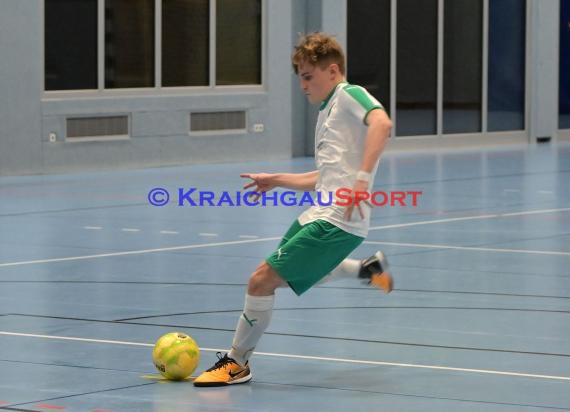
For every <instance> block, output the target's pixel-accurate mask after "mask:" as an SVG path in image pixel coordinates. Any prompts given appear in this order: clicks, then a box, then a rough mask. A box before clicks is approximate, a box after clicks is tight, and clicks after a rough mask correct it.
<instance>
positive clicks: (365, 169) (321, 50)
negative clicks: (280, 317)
mask: <svg viewBox="0 0 570 412" xmlns="http://www.w3.org/2000/svg"><path fill="white" fill-rule="evenodd" d="M292 63H293V69H294V70H295V73H296V74H297V75H298V76H299V81H300V85H301V89H302V90H303V92H304V93H305V94H306V95H307V98H308V99H309V101H310V102H311V103H313V104H315V103H316V104H320V111H319V117H318V121H317V126H316V135H315V161H316V166H317V170H315V171H312V172H307V173H272V174H268V173H255V174H251V173H246V174H242V177H246V178H250V179H252V182H250V183H248V184H246V185H245V187H244V188H252V187H253V188H255V191H256V192H257V193H258V194H261V193H262V192H266V191H269V190H272V189H274V188H276V187H284V188H288V189H293V190H317V191H319V192H321V193H329V192H333V193H335V191H336V190H337V189H339V188H351V189H352V193H353V196H354V194H355V193H356V192H365V191H368V189H371V188H372V186H373V184H374V175H375V174H376V169H377V167H378V162H379V158H380V154H381V153H382V151H383V150H384V147H385V145H386V143H387V141H388V136H389V134H390V130H391V128H392V122H391V121H390V119H389V117H388V115H387V114H386V112H385V111H384V110H383V107H382V105H381V104H380V103H379V102H378V101H377V100H376V99H375V98H374V97H372V96H371V95H370V94H369V93H368V92H367V91H366V90H365V89H364V88H362V87H360V86H354V85H350V84H348V83H346V80H345V58H344V53H343V50H342V48H341V46H340V45H339V44H338V42H337V41H336V40H335V39H334V38H332V37H331V36H329V35H326V34H323V33H312V34H309V35H307V36H305V37H303V38H301V39H300V41H299V43H298V45H297V46H296V47H295V51H294V53H293V56H292ZM326 203H328V202H326ZM344 203H346V202H344ZM356 203H357V202H352V203H351V205H350V206H339V205H336V204H335V202H333V203H332V204H331V205H329V206H321V205H316V206H312V207H311V208H309V209H308V210H306V211H305V212H304V213H302V214H301V216H299V218H298V219H297V220H296V221H295V222H294V223H293V224H292V226H291V227H290V228H289V230H288V231H287V233H286V234H285V235H284V237H283V239H282V241H281V243H280V245H279V247H278V249H277V250H276V251H275V252H274V253H273V254H271V255H270V256H269V257H268V258H267V259H266V260H265V261H263V262H261V264H260V265H259V266H258V267H257V268H256V269H255V271H254V272H253V274H252V275H251V277H250V278H249V282H248V286H247V294H246V296H245V305H244V310H243V313H242V315H241V316H240V318H239V320H238V324H237V328H236V331H235V335H234V339H233V343H232V348H231V350H230V351H229V353H227V354H225V355H224V356H222V355H221V354H218V358H219V360H218V361H217V362H216V364H215V365H214V366H213V367H211V368H210V369H208V370H207V371H205V372H203V373H202V374H201V375H200V376H198V377H197V378H196V379H195V381H194V385H195V386H224V385H230V384H236V383H245V382H248V381H249V380H251V378H252V374H251V371H250V368H249V364H248V360H249V358H250V356H251V354H252V353H253V350H254V348H255V346H256V345H257V343H258V341H259V339H260V338H261V336H262V334H263V332H264V331H265V329H266V328H267V326H268V325H269V321H270V319H271V314H272V311H273V303H274V298H275V290H276V289H277V288H279V287H285V286H289V287H290V288H291V289H292V290H293V291H294V292H295V293H296V294H297V295H301V294H302V293H304V292H305V291H307V290H308V289H309V288H311V287H312V286H313V285H315V284H316V283H318V282H324V281H328V280H331V279H334V278H340V277H348V276H350V277H354V278H361V279H365V280H367V281H368V282H369V283H370V284H372V285H374V286H377V287H379V288H381V289H382V290H384V291H385V292H386V293H388V292H390V291H391V290H392V287H393V286H392V285H393V282H392V276H391V275H390V273H389V272H388V268H387V262H386V259H385V257H384V255H383V254H382V252H377V253H376V254H374V255H373V256H371V257H369V258H368V259H366V260H364V261H359V260H355V259H347V256H348V255H349V254H350V253H351V252H352V251H353V250H354V249H355V248H356V247H357V246H358V245H360V244H361V243H362V241H363V240H364V238H365V237H366V235H367V234H368V227H369V224H370V207H369V206H368V205H367V204H365V203H363V202H360V203H358V204H356ZM353 212H354V213H353Z"/></svg>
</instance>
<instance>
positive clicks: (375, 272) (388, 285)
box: [358, 251, 394, 293]
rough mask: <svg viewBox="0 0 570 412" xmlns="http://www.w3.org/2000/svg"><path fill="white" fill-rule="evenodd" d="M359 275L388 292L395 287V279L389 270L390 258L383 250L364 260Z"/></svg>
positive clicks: (370, 283)
mask: <svg viewBox="0 0 570 412" xmlns="http://www.w3.org/2000/svg"><path fill="white" fill-rule="evenodd" d="M358 277H359V278H360V279H363V280H365V281H367V282H368V284H369V285H372V286H376V287H377V288H379V289H382V290H383V291H384V292H386V293H390V292H391V291H392V289H394V280H393V279H392V275H391V274H390V272H389V266H388V260H387V259H386V256H384V253H382V252H381V251H378V252H376V253H374V254H373V255H372V256H370V257H369V258H368V259H365V260H363V261H362V264H361V266H360V272H358Z"/></svg>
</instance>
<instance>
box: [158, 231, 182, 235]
mask: <svg viewBox="0 0 570 412" xmlns="http://www.w3.org/2000/svg"><path fill="white" fill-rule="evenodd" d="M179 233H180V232H176V231H175V230H161V231H160V234H161V235H178V234H179Z"/></svg>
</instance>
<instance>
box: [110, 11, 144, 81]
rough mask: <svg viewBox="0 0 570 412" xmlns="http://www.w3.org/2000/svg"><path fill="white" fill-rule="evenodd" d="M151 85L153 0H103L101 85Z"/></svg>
mask: <svg viewBox="0 0 570 412" xmlns="http://www.w3.org/2000/svg"><path fill="white" fill-rule="evenodd" d="M153 86H154V0H136V1H134V0H105V87H106V88H127V87H153Z"/></svg>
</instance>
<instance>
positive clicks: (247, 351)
mask: <svg viewBox="0 0 570 412" xmlns="http://www.w3.org/2000/svg"><path fill="white" fill-rule="evenodd" d="M274 301H275V295H270V296H251V295H248V294H246V295H245V304H244V308H243V313H242V314H241V316H240V318H239V320H238V324H237V327H236V331H235V334H234V340H233V343H232V349H231V350H230V352H229V353H228V356H229V357H230V358H232V359H234V360H235V361H236V362H237V363H239V364H240V365H245V364H246V362H247V361H248V359H249V358H250V356H251V354H252V353H253V350H254V349H255V346H256V345H257V342H259V339H261V336H262V335H263V332H265V329H267V326H268V325H269V321H270V320H271V315H272V313H273V304H274Z"/></svg>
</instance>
